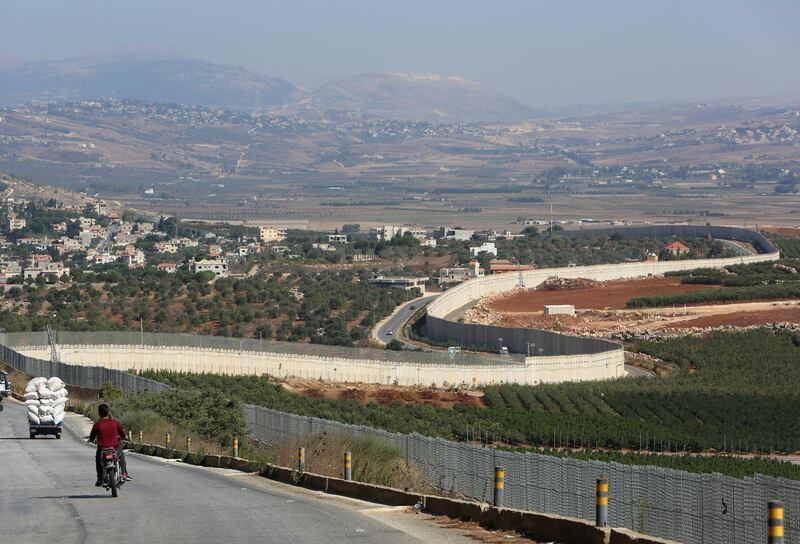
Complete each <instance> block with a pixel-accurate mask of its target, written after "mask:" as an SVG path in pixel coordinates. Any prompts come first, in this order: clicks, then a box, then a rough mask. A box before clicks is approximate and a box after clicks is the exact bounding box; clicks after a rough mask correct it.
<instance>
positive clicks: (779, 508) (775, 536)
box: [767, 501, 783, 544]
mask: <svg viewBox="0 0 800 544" xmlns="http://www.w3.org/2000/svg"><path fill="white" fill-rule="evenodd" d="M767 509H768V511H769V516H768V518H767V543H768V544H783V502H781V501H769V502H768V503H767Z"/></svg>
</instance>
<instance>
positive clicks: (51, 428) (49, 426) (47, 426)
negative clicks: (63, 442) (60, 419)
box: [28, 423, 61, 439]
mask: <svg viewBox="0 0 800 544" xmlns="http://www.w3.org/2000/svg"><path fill="white" fill-rule="evenodd" d="M28 425H29V430H30V433H31V438H36V435H40V434H42V435H55V437H56V438H59V439H60V438H61V423H39V424H36V423H29V424H28Z"/></svg>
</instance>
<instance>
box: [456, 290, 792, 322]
mask: <svg viewBox="0 0 800 544" xmlns="http://www.w3.org/2000/svg"><path fill="white" fill-rule="evenodd" d="M576 283H577V284H579V285H580V284H581V283H583V285H585V287H580V288H572V289H561V290H539V289H534V290H517V291H514V292H512V293H508V294H505V295H503V296H498V297H492V298H488V299H485V300H483V301H481V302H479V303H478V304H477V305H476V306H475V307H474V308H472V309H470V310H469V311H467V312H466V313H465V314H464V317H463V320H464V321H465V322H468V323H481V324H486V325H499V326H504V327H525V328H537V329H546V330H554V331H561V332H568V333H575V334H595V335H609V334H611V333H614V332H617V331H621V330H628V331H634V330H638V331H644V330H659V329H695V328H708V327H721V326H734V327H748V326H753V325H764V324H768V323H775V322H800V301H796V300H786V301H757V302H743V303H729V304H709V305H697V306H688V307H676V308H647V309H641V308H637V309H626V308H625V303H626V302H627V301H628V300H629V299H630V298H632V297H636V296H648V295H670V294H677V293H686V292H689V291H694V290H697V289H706V288H709V287H711V286H707V285H681V284H680V280H679V279H678V278H663V277H649V278H640V279H635V280H621V281H610V282H601V283H598V282H590V281H588V280H583V281H578V282H576ZM546 304H571V305H574V306H575V308H576V316H575V317H572V316H567V315H557V316H546V315H543V309H544V306H545V305H546Z"/></svg>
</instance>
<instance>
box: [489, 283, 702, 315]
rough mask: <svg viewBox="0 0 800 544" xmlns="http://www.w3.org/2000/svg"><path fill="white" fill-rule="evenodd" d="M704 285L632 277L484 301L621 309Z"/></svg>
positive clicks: (516, 306)
mask: <svg viewBox="0 0 800 544" xmlns="http://www.w3.org/2000/svg"><path fill="white" fill-rule="evenodd" d="M709 287H713V286H708V285H682V284H681V280H680V278H662V277H651V278H641V279H635V280H624V281H608V282H603V283H600V284H595V285H593V286H591V287H587V288H582V289H560V290H539V289H528V290H524V291H516V292H514V293H512V294H510V295H508V296H505V297H501V298H495V299H493V300H491V301H489V302H487V304H486V307H487V308H489V309H490V310H494V311H498V312H507V313H509V312H540V311H542V310H544V307H545V305H548V304H572V305H574V306H575V308H577V309H595V310H602V309H606V308H614V309H622V308H625V303H626V302H628V300H630V299H631V298H634V297H645V296H652V295H677V294H681V293H688V292H690V291H697V290H699V289H708V288H709Z"/></svg>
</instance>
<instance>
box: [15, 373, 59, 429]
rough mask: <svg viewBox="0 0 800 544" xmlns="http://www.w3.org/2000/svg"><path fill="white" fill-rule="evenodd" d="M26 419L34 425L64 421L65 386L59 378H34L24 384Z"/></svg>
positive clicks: (57, 423) (55, 423)
mask: <svg viewBox="0 0 800 544" xmlns="http://www.w3.org/2000/svg"><path fill="white" fill-rule="evenodd" d="M25 404H26V405H27V406H28V421H30V422H31V423H33V424H35V425H39V424H41V425H60V424H61V423H62V422H63V421H64V408H65V407H66V405H67V388H66V387H65V384H64V382H63V381H62V380H61V378H56V377H55V376H54V377H52V378H50V379H49V380H48V379H47V378H34V379H32V380H31V381H29V382H28V385H26V386H25Z"/></svg>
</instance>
